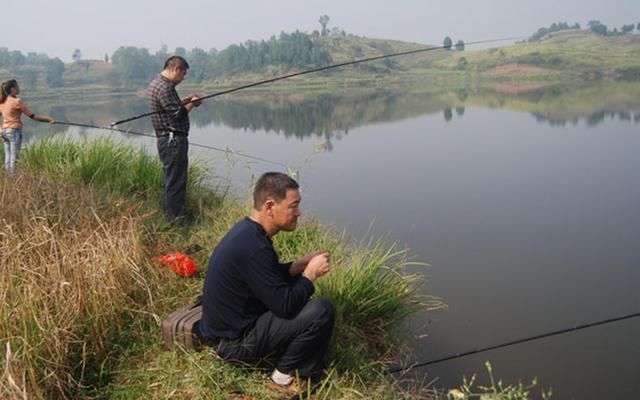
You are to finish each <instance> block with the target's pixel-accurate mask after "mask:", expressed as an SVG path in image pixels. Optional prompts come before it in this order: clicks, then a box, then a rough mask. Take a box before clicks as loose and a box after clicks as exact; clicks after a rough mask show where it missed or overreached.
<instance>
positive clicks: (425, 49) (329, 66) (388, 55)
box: [111, 37, 523, 126]
mask: <svg viewBox="0 0 640 400" xmlns="http://www.w3.org/2000/svg"><path fill="white" fill-rule="evenodd" d="M519 39H523V37H508V38H501V39H489V40H478V41H475V42H469V43H465V46H473V45H476V44H484V43H493V42H504V41H508V40H519ZM449 48H450V47H449V46H434V47H426V48H422V49H415V50H407V51H401V52H398V53H392V54H384V55H381V56H375V57H369V58H363V59H360V60H353V61H347V62H343V63H339V64H332V65H327V66H325V67H318V68H313V69H309V70H306V71H302V72H294V73H291V74H287V75H281V76H278V77H275V78H271V79H265V80H263V81H258V82H254V83H249V84H247V85H243V86H238V87H236V88H233V89H228V90H223V91H221V92H216V93H213V94H209V95H206V96H204V97H200V99H199V101H203V100H206V99H210V98H212V97H217V96H222V95H223V94H229V93H233V92H237V91H239V90H243V89H248V88H252V87H256V86H260V85H266V84H268V83H273V82H277V81H281V80H284V79H289V78H293V77H295V76H300V75H306V74H311V73H314V72H321V71H326V70H329V69H334V68H339V67H344V66H347V65H355V64H360V63H364V62H370V61H376V60H382V59H384V58H391V57H399V56H406V55H409V54H416V53H424V52H427V51H434V50H441V49H449ZM191 102H192V100H189V101H186V102H184V103H183V105H186V104H189V103H191ZM161 112H162V111H152V112H147V113H144V114H140V115H136V116H134V117H131V118H127V119H123V120H120V121H115V122H112V123H111V126H116V125H120V124H124V123H126V122H131V121H135V120H136V119H140V118H144V117H148V116H150V115H154V114H159V113H161Z"/></svg>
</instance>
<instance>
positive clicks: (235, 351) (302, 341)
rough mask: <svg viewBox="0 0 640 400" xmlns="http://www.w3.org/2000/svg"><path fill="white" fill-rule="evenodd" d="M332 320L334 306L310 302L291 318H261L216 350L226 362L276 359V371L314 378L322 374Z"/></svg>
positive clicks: (269, 314) (317, 300) (319, 300)
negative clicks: (265, 358)
mask: <svg viewBox="0 0 640 400" xmlns="http://www.w3.org/2000/svg"><path fill="white" fill-rule="evenodd" d="M334 320H335V313H334V311H333V306H332V305H331V303H329V302H328V301H326V300H323V299H313V300H310V301H309V302H308V303H307V304H306V305H305V306H304V308H303V309H302V311H300V312H299V313H298V315H296V316H295V317H294V318H291V319H285V318H279V317H277V316H276V315H275V314H273V313H272V312H271V311H267V312H266V313H264V314H262V315H261V316H260V317H259V318H258V320H257V321H256V324H255V326H254V327H253V328H252V329H249V330H248V331H247V332H245V333H244V335H243V336H242V337H240V338H238V339H235V340H228V339H224V340H223V341H222V342H220V344H218V345H217V346H215V350H216V352H217V353H218V355H219V356H220V357H222V358H223V359H224V360H226V361H239V362H244V363H251V362H255V361H258V360H260V359H262V358H264V357H265V356H268V355H274V354H275V355H276V356H278V361H277V363H276V366H275V367H276V368H277V369H278V371H280V372H282V373H285V374H292V375H293V374H296V373H298V374H300V376H303V377H313V376H317V375H320V374H322V373H323V370H324V369H325V364H324V357H325V355H326V353H327V350H328V348H329V341H330V340H331V332H332V330H333V324H334Z"/></svg>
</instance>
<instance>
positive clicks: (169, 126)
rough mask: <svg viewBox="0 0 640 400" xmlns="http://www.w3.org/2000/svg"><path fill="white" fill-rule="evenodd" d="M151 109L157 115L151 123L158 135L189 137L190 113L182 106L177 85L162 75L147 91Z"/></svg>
mask: <svg viewBox="0 0 640 400" xmlns="http://www.w3.org/2000/svg"><path fill="white" fill-rule="evenodd" d="M147 96H148V97H149V109H150V110H151V112H154V113H156V114H152V115H151V122H152V123H153V129H154V130H155V131H156V135H158V136H162V135H166V134H168V133H169V132H174V133H176V134H178V135H182V136H187V135H188V134H189V112H188V111H187V109H186V108H185V107H184V106H183V105H182V100H180V97H178V93H177V92H176V85H175V84H174V83H173V82H171V81H170V80H169V79H167V78H165V77H164V76H162V75H161V74H158V76H156V77H155V78H154V79H153V80H152V81H151V83H150V84H149V88H148V89H147Z"/></svg>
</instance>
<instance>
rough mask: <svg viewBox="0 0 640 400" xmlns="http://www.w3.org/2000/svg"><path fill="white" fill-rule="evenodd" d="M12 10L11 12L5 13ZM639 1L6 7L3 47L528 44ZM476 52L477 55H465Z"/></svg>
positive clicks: (618, 13) (92, 0)
mask: <svg viewBox="0 0 640 400" xmlns="http://www.w3.org/2000/svg"><path fill="white" fill-rule="evenodd" d="M7 2H8V5H7ZM638 4H640V3H639V2H638V0H613V1H603V0H490V1H482V0H458V1H456V0H450V1H442V0H440V1H432V0H395V1H393V0H321V1H310V0H295V1H294V0H282V1H280V0H263V1H258V0H234V1H229V0H222V1H220V0H219V1H215V0H191V1H189V0H183V1H179V0H173V1H166V0H156V1H152V0H127V1H125V0H103V1H100V0H2V22H3V23H2V27H3V29H2V32H3V34H2V35H1V39H0V47H8V48H9V49H12V50H20V51H22V52H23V53H27V52H32V51H35V52H38V53H46V54H48V55H49V56H51V57H53V56H56V57H60V58H61V59H63V60H64V61H68V60H70V59H71V54H72V53H73V50H74V49H76V48H79V49H80V50H81V51H82V55H83V58H103V57H104V54H105V53H108V54H109V56H111V54H112V53H113V52H114V51H115V50H116V49H117V48H118V47H120V46H137V47H146V48H147V49H149V50H150V51H151V52H155V51H156V50H158V49H159V48H160V47H161V46H162V45H163V44H166V45H167V46H168V47H169V50H170V51H171V50H173V49H174V48H175V47H176V46H182V47H185V48H187V49H191V48H193V47H200V48H202V49H204V50H209V49H210V48H212V47H215V48H217V49H218V50H222V49H223V48H225V47H226V46H228V45H230V44H233V43H240V42H244V41H246V40H249V39H253V40H261V39H268V38H269V37H270V36H272V35H274V34H275V35H277V34H279V33H280V32H281V31H286V32H291V31H294V30H296V29H298V30H301V31H306V32H312V31H313V30H316V29H318V30H319V29H320V24H319V23H318V19H319V17H320V16H321V15H323V14H327V15H328V16H329V18H330V20H329V24H328V27H329V28H332V27H338V28H340V29H343V30H345V31H346V32H348V33H353V34H356V35H360V36H368V37H376V38H388V39H398V40H405V41H412V42H419V43H422V44H441V43H442V39H443V38H444V37H445V36H447V35H448V36H450V37H451V38H452V39H453V40H454V42H455V41H457V40H458V39H462V40H464V41H465V42H471V41H477V40H484V39H492V38H499V37H510V36H530V35H531V34H533V33H534V32H535V31H536V30H537V29H538V28H540V27H542V26H549V25H550V24H551V23H552V22H557V21H566V22H568V23H569V24H573V23H575V22H578V23H580V24H581V25H582V26H583V27H584V26H585V25H586V23H587V22H588V21H589V20H591V19H597V20H600V21H601V22H602V23H604V24H606V25H608V26H609V27H610V28H613V27H620V26H621V25H623V24H629V23H634V24H637V23H638V22H640V12H639V10H640V7H638ZM469 49H471V48H469Z"/></svg>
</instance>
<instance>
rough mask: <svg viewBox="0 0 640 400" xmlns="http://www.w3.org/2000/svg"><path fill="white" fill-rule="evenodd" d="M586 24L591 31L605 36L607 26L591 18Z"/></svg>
mask: <svg viewBox="0 0 640 400" xmlns="http://www.w3.org/2000/svg"><path fill="white" fill-rule="evenodd" d="M587 26H588V27H589V29H590V30H591V31H592V32H594V33H596V34H598V35H602V36H607V32H608V29H607V26H606V25H604V24H602V23H600V21H597V20H591V21H589V23H587Z"/></svg>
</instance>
